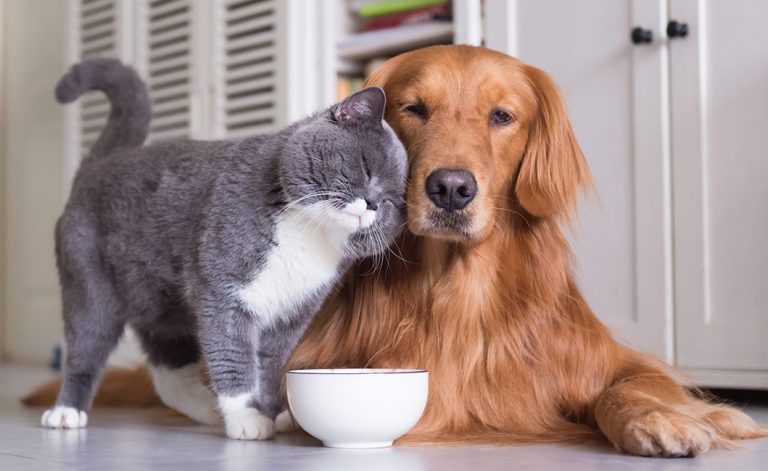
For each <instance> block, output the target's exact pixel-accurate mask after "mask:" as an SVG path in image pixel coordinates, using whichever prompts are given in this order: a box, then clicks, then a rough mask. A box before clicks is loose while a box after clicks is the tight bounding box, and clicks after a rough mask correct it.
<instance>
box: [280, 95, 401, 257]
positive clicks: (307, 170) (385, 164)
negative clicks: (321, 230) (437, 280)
mask: <svg viewBox="0 0 768 471" xmlns="http://www.w3.org/2000/svg"><path fill="white" fill-rule="evenodd" d="M385 106H386V98H385V95H384V91H383V90H382V89H381V88H378V87H370V88H366V89H364V90H361V91H359V92H357V93H355V94H353V95H351V96H349V97H348V98H346V99H345V100H344V101H342V102H340V103H337V104H335V105H333V106H331V107H330V108H328V109H326V110H324V111H322V112H320V113H317V114H315V115H313V116H311V117H309V118H307V119H305V120H303V121H301V122H299V123H298V124H297V126H296V128H295V130H294V131H293V132H292V133H291V135H290V137H289V138H288V140H287V142H286V144H285V146H284V148H283V155H282V158H281V172H280V173H281V179H282V181H281V183H282V187H283V190H284V192H285V195H286V197H287V199H288V203H289V204H290V205H292V206H294V207H298V208H301V209H302V210H303V211H306V212H307V213H308V214H309V216H310V217H312V218H313V219H315V220H316V223H317V224H323V225H326V226H327V227H329V228H330V229H334V228H336V229H338V230H340V231H342V232H343V231H346V233H348V234H349V237H348V239H347V243H346V247H345V249H346V251H347V252H348V254H349V255H350V256H351V257H354V258H359V257H364V256H368V255H373V254H376V253H380V252H383V251H384V250H385V249H386V247H387V246H388V245H389V244H390V243H391V242H392V241H393V240H394V238H395V237H396V236H397V235H398V234H399V233H400V231H401V230H402V227H403V225H404V223H405V185H406V174H407V168H408V166H407V161H406V154H405V148H404V147H403V145H402V143H401V142H400V140H399V139H398V138H397V136H396V135H395V133H394V131H392V129H391V128H390V127H389V126H388V125H387V124H386V123H385V122H384V109H385Z"/></svg>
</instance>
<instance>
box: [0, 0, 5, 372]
mask: <svg viewBox="0 0 768 471" xmlns="http://www.w3.org/2000/svg"><path fill="white" fill-rule="evenodd" d="M4 9H5V3H4V2H2V1H0V361H2V360H3V358H4V356H5V227H6V226H5V80H4V79H5V61H4V58H5V55H4V54H3V52H4V48H5V41H3V39H4V34H5V28H4V27H3V26H4V25H3V23H4V21H5V20H4V19H3V18H5V16H4V15H3V13H4Z"/></svg>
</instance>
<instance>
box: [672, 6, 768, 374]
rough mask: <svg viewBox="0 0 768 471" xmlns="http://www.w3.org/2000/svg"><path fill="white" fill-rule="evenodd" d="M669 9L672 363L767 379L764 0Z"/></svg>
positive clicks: (767, 49) (767, 47)
mask: <svg viewBox="0 0 768 471" xmlns="http://www.w3.org/2000/svg"><path fill="white" fill-rule="evenodd" d="M670 18H671V19H675V20H678V21H684V22H686V23H687V24H688V25H689V28H690V32H691V34H690V35H689V37H687V38H685V39H684V40H675V41H672V42H670V45H669V48H670V64H671V66H670V72H671V82H670V83H671V87H670V92H671V93H670V97H671V105H672V106H671V109H672V127H671V129H672V155H673V175H674V177H673V185H672V188H673V195H674V198H673V200H674V214H675V230H674V243H675V258H674V260H675V288H676V289H675V294H676V302H675V313H676V319H675V320H676V345H677V362H678V364H679V365H681V366H683V367H685V368H686V369H690V370H691V371H692V372H694V373H695V374H696V375H697V376H699V377H701V378H703V379H704V380H705V381H715V382H719V383H723V384H735V385H740V384H742V383H744V384H746V385H754V386H762V387H768V273H766V267H768V217H766V216H768V212H767V211H766V207H768V29H766V28H765V24H766V20H768V2H765V1H761V0H740V1H738V2H722V1H706V2H703V1H698V2H697V1H693V0H673V1H671V2H670ZM747 383H748V384H747Z"/></svg>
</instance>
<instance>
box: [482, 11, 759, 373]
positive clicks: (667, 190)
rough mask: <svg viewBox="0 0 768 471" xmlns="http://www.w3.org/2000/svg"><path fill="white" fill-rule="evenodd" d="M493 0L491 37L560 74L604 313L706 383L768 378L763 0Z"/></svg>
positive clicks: (587, 246)
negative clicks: (640, 31) (579, 154)
mask: <svg viewBox="0 0 768 471" xmlns="http://www.w3.org/2000/svg"><path fill="white" fill-rule="evenodd" d="M485 8H486V11H485V13H486V18H487V20H486V35H485V37H486V41H487V45H488V46H489V47H494V48H497V49H500V50H503V51H505V52H508V53H510V54H512V55H516V56H518V57H519V58H521V59H522V60H524V61H526V62H529V63H531V64H534V65H537V66H539V67H541V68H542V69H544V70H546V71H547V72H549V73H550V74H551V75H552V76H553V77H554V79H555V80H556V81H557V82H558V83H559V84H560V86H561V87H562V88H563V91H564V93H565V96H566V100H567V104H568V107H569V113H570V116H571V119H572V122H573V125H574V128H575V132H576V135H577V138H578V140H579V142H580V144H581V146H582V148H583V150H584V153H585V155H586V156H587V159H588V160H589V163H590V166H591V168H592V171H593V173H594V177H595V182H596V186H597V191H598V193H599V197H598V199H597V200H596V201H589V200H587V201H585V202H583V204H582V205H581V207H580V214H579V224H578V227H577V230H576V233H575V235H574V236H573V237H572V241H573V245H574V249H575V255H576V259H577V265H578V266H577V274H578V277H579V281H580V285H581V287H582V289H583V292H584V294H585V296H586V298H587V300H588V301H589V302H590V304H591V306H592V308H593V309H594V311H595V313H596V314H597V315H598V317H600V318H601V319H602V320H603V321H604V322H605V323H606V324H607V325H608V326H610V327H611V328H612V330H613V331H614V333H615V334H616V335H617V337H618V338H619V339H621V340H623V341H625V342H626V343H628V344H630V345H633V346H635V347H637V348H640V349H641V350H645V351H649V352H652V353H655V354H657V355H659V356H661V357H662V358H664V359H666V360H667V361H670V362H672V363H675V364H676V365H678V366H681V367H683V368H684V369H685V370H686V371H688V372H689V373H691V374H692V375H693V377H694V378H695V379H698V380H699V381H700V382H701V383H702V384H705V385H709V386H732V387H758V388H768V339H767V337H768V297H767V296H766V293H768V275H766V274H765V273H764V267H766V266H768V244H767V242H768V217H765V210H764V208H765V207H766V204H768V31H767V30H766V29H765V28H764V23H765V21H766V20H767V19H768V3H766V2H764V1H761V0H751V1H748V0H743V1H738V2H722V1H715V0H711V1H704V0H668V1H663V0H655V1H650V0H622V1H618V0H587V1H580V2H571V1H568V0H536V1H533V0H518V1H517V2H505V1H501V0H488V1H487V2H486V7H485ZM500 18H502V20H500ZM671 20H676V21H678V22H680V23H685V24H686V25H687V27H688V30H689V33H688V34H687V36H686V37H674V38H672V37H668V36H667V33H666V29H667V25H668V22H669V21H671ZM636 26H640V27H643V28H645V29H649V30H651V31H652V32H653V35H654V38H653V41H652V42H651V43H648V44H637V45H634V44H632V42H631V41H630V32H631V31H632V29H633V28H634V27H636Z"/></svg>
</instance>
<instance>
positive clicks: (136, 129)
mask: <svg viewBox="0 0 768 471" xmlns="http://www.w3.org/2000/svg"><path fill="white" fill-rule="evenodd" d="M90 90H101V91H102V92H104V93H105V94H106V95H107V98H109V102H110V103H111V105H112V111H111V112H110V113H109V119H108V120H107V124H106V125H105V126H104V129H103V130H102V131H101V135H100V136H99V139H98V140H97V141H96V143H95V144H94V145H93V148H92V149H91V151H90V153H89V154H88V158H91V157H98V156H103V155H106V154H108V153H109V152H110V151H112V150H114V149H116V148H118V147H135V146H140V145H142V144H143V143H144V139H146V137H147V133H148V132H149V121H150V119H151V117H152V108H151V106H150V101H149V92H148V91H147V86H146V84H144V82H143V81H142V80H141V78H140V77H139V75H138V74H137V73H136V71H135V70H133V69H132V68H131V67H128V66H127V65H125V64H123V63H122V62H120V61H119V60H117V59H101V58H99V59H88V60H85V61H83V62H80V63H79V64H75V65H73V66H72V68H71V69H70V70H69V72H67V73H66V74H64V76H63V77H61V79H59V83H58V85H56V99H57V100H58V101H59V103H71V102H73V101H75V100H77V99H78V98H79V97H80V95H82V94H83V93H85V92H88V91H90Z"/></svg>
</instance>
